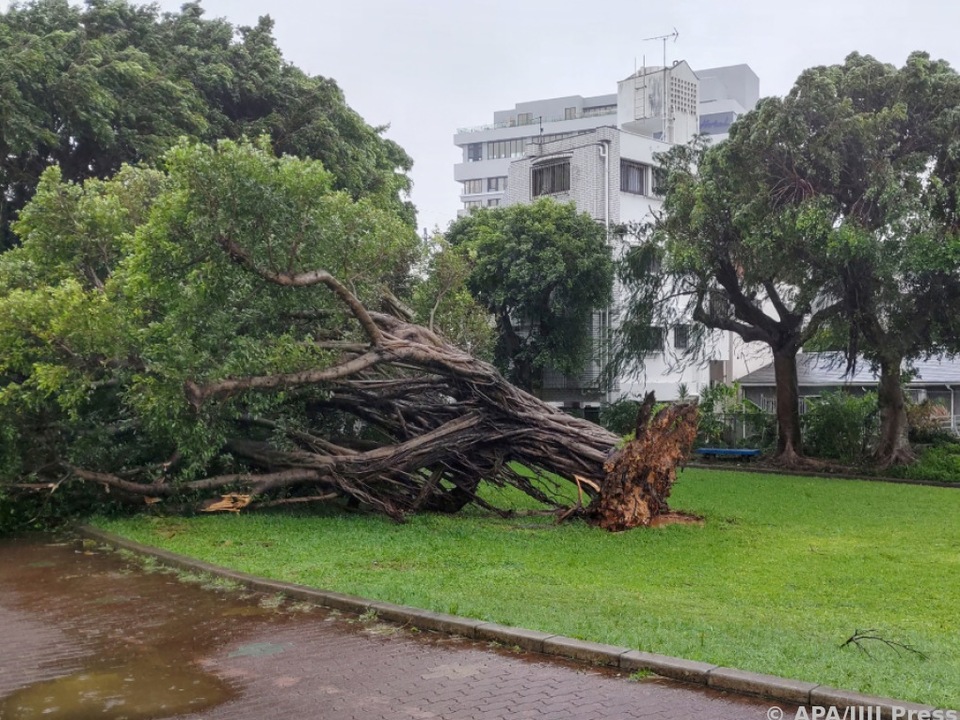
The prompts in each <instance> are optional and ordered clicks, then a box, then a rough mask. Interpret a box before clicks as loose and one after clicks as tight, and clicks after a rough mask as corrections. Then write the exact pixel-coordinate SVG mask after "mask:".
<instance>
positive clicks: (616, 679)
mask: <svg viewBox="0 0 960 720" xmlns="http://www.w3.org/2000/svg"><path fill="white" fill-rule="evenodd" d="M769 706H770V703H769V702H766V701H761V700H751V699H744V698H738V697H736V696H726V695H723V694H721V693H717V692H712V691H707V690H704V689H700V688H695V687H692V686H687V685H682V684H677V683H672V682H668V681H664V680H660V679H648V680H643V681H640V682H637V681H633V680H630V679H628V678H626V677H622V676H620V675H618V674H617V673H616V672H614V671H609V670H605V669H599V668H588V667H584V666H578V665H574V664H568V663H563V662H562V661H556V660H550V661H549V662H548V661H546V659H545V658H543V657H542V656H537V655H530V654H521V653H513V652H510V651H507V650H503V649H497V648H490V647H488V646H487V645H486V644H483V643H477V642H472V641H468V640H463V639H459V638H447V637H445V636H441V635H434V634H432V633H414V632H412V631H409V630H405V629H400V628H396V627H393V626H388V625H383V624H380V623H378V622H376V621H375V620H368V621H366V622H364V621H362V620H360V619H357V618H349V617H347V616H341V615H338V614H337V613H335V612H330V611H326V610H323V609H320V608H316V607H312V606H305V605H296V604H291V603H290V602H280V599H279V598H275V597H264V596H258V595H250V594H246V595H245V594H243V593H242V592H240V591H236V590H224V589H222V588H216V587H211V586H210V585H209V583H208V584H207V585H206V586H205V585H204V584H203V583H202V582H196V581H195V582H184V581H182V580H181V579H178V577H177V576H176V575H173V574H170V573H167V572H157V571H153V572H148V571H144V570H143V569H142V568H141V566H140V565H138V564H136V563H133V562H128V561H125V560H124V559H123V558H121V557H119V556H117V555H116V554H114V553H111V552H100V551H91V550H87V551H83V550H80V549H78V547H77V546H76V545H74V544H70V543H67V544H51V543H41V542H32V543H23V542H20V543H9V542H8V543H0V718H2V720H22V719H27V718H31V719H32V718H41V717H42V718H45V719H46V720H50V719H55V718H69V719H70V720H85V719H86V718H99V719H101V720H105V719H113V720H119V719H121V718H128V719H130V720H135V719H139V718H163V717H178V718H190V719H191V720H218V719H220V718H223V719H224V720H227V719H229V720H247V719H248V718H249V719H250V720H253V719H254V718H256V720H269V719H271V718H284V719H287V720H297V719H303V720H307V719H313V718H322V719H324V720H327V719H329V720H341V719H342V720H347V719H349V718H356V719H357V720H377V719H378V718H383V719H385V720H386V719H389V720H395V719H396V720H399V719H404V720H409V719H411V718H414V719H426V718H449V719H450V720H453V719H454V718H456V719H461V718H462V719H468V718H476V719H477V720H493V719H494V718H511V719H512V718H549V719H551V720H554V719H558V720H559V719H563V718H571V719H577V720H580V719H583V720H591V719H593V718H656V719H657V720H674V719H676V720H681V719H683V720H688V719H691V718H708V719H710V720H724V719H725V718H729V719H730V720H734V719H735V720H753V719H754V718H756V719H757V720H759V719H760V718H766V717H767V709H768V707H769ZM785 709H786V710H787V717H790V716H792V712H791V710H792V709H791V708H785Z"/></svg>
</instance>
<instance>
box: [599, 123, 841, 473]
mask: <svg viewBox="0 0 960 720" xmlns="http://www.w3.org/2000/svg"><path fill="white" fill-rule="evenodd" d="M756 119H757V115H755V114H751V115H748V116H746V117H745V118H741V119H740V120H739V121H738V123H737V125H736V126H735V129H732V132H731V138H730V140H728V141H727V142H724V143H722V144H720V145H715V146H710V145H707V144H706V143H704V142H700V143H698V144H695V145H693V146H690V147H676V148H674V149H673V150H672V151H670V152H669V153H666V154H664V155H663V156H662V157H661V162H662V164H663V168H664V177H665V180H664V186H663V187H664V192H665V197H664V203H663V209H662V212H661V214H660V216H659V217H658V218H657V219H656V221H655V222H654V223H653V224H652V225H650V226H648V227H644V228H640V229H639V235H640V237H641V242H640V243H638V244H637V245H635V246H633V247H631V248H630V249H629V250H628V251H627V253H626V254H625V257H624V261H623V263H622V264H621V269H620V274H621V278H622V280H623V282H624V286H625V288H626V290H627V308H626V312H625V320H624V332H623V333H622V334H621V336H620V338H619V345H618V348H617V350H616V353H615V358H616V360H617V363H618V364H619V365H621V366H623V365H627V364H629V363H630V362H632V361H634V358H635V357H638V356H641V357H642V354H643V353H644V352H645V351H647V350H648V349H650V345H649V343H650V342H651V341H656V340H657V339H656V338H653V337H652V336H651V334H650V333H649V330H648V329H649V328H650V327H651V326H656V325H670V324H673V323H675V322H678V321H682V320H686V319H689V318H692V319H693V320H695V321H697V322H698V323H701V324H702V326H703V327H706V328H709V329H717V330H727V331H730V332H734V333H736V334H738V335H739V336H740V337H741V338H743V340H744V341H746V342H760V343H764V344H765V345H767V346H768V347H769V348H770V350H771V352H772V354H773V358H774V367H775V374H776V378H777V425H778V431H779V432H778V448H777V450H778V456H779V457H780V458H781V459H783V460H784V461H785V462H793V461H794V460H795V458H796V457H797V455H798V454H799V453H800V451H801V443H800V417H799V414H800V413H799V397H798V391H797V369H796V355H797V353H798V352H799V351H800V348H801V346H802V344H803V342H804V341H805V340H806V339H807V338H809V337H812V336H813V334H814V333H815V332H816V330H817V328H818V327H819V326H820V325H821V324H822V323H823V322H824V321H825V320H827V319H828V318H830V317H831V316H832V315H834V314H835V313H836V312H837V311H838V306H837V303H836V301H835V300H834V299H833V297H832V294H831V288H832V286H831V284H830V283H829V282H826V281H825V278H824V277H823V276H822V275H820V274H817V273H814V272H812V271H811V269H810V268H809V267H808V266H805V265H804V264H803V263H802V262H800V261H799V260H798V259H797V258H800V257H802V256H803V255H804V254H805V253H807V252H808V251H809V250H810V249H811V248H812V247H813V246H815V245H816V244H817V243H820V242H822V241H823V238H822V237H818V236H815V235H811V234H810V233H808V232H806V227H805V223H804V221H803V217H802V213H787V212H784V213H779V212H778V211H777V210H776V209H775V208H774V207H773V206H772V204H771V202H770V196H769V194H768V193H766V192H765V190H764V188H763V185H762V183H761V182H760V178H759V177H758V176H757V173H756V170H755V166H754V165H753V164H752V162H751V159H750V158H751V153H750V150H749V149H747V148H744V147H743V144H742V142H741V141H740V140H738V138H740V139H741V140H742V138H744V137H747V138H749V136H750V127H751V123H752V122H756ZM691 340H692V341H691V342H690V345H689V347H690V353H697V352H699V351H700V350H701V349H702V347H703V344H704V343H705V342H706V341H707V337H706V336H705V335H704V334H703V333H693V334H692V338H691Z"/></svg>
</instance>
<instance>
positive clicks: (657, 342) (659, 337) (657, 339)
mask: <svg viewBox="0 0 960 720" xmlns="http://www.w3.org/2000/svg"><path fill="white" fill-rule="evenodd" d="M647 332H648V334H647V336H646V338H645V342H646V345H647V351H646V354H647V355H659V354H660V353H662V352H663V342H664V339H665V338H666V335H667V333H666V330H665V329H664V328H662V327H657V326H656V325H651V326H650V327H649V328H647Z"/></svg>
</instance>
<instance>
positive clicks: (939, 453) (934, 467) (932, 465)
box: [892, 439, 960, 483]
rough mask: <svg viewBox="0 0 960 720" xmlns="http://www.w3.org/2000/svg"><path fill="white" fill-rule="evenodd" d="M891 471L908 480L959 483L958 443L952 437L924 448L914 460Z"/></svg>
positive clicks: (959, 444) (959, 457)
mask: <svg viewBox="0 0 960 720" xmlns="http://www.w3.org/2000/svg"><path fill="white" fill-rule="evenodd" d="M892 472H893V473H894V474H895V475H896V476H898V477H903V478H909V479H910V480H932V481H934V482H948V483H960V443H957V442H956V439H954V440H953V441H952V442H940V443H937V444H936V445H932V446H930V447H927V448H924V449H923V450H921V451H920V457H919V458H918V459H917V461H916V462H914V463H912V464H910V465H904V466H901V467H897V468H893V469H892Z"/></svg>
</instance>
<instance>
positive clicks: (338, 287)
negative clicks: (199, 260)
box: [217, 237, 383, 345]
mask: <svg viewBox="0 0 960 720" xmlns="http://www.w3.org/2000/svg"><path fill="white" fill-rule="evenodd" d="M217 244H218V245H219V246H220V247H221V248H223V250H224V252H226V253H227V255H228V256H229V257H230V259H231V260H233V261H234V262H235V263H237V264H238V265H240V266H241V267H244V268H246V269H247V270H250V271H251V272H253V273H255V274H257V275H259V276H260V277H262V278H263V279H264V280H267V281H269V282H272V283H273V284H274V285H283V286H284V287H310V286H312V285H326V286H327V287H328V288H330V289H331V290H332V291H333V292H334V293H335V294H336V295H337V296H338V297H339V298H340V299H341V300H342V301H343V302H344V303H345V304H346V305H347V307H349V308H350V312H352V313H353V316H354V317H355V318H356V319H357V320H358V321H359V323H360V325H362V326H363V329H364V331H365V332H366V333H367V336H368V337H369V338H370V342H372V343H373V344H374V345H379V344H380V342H381V340H382V339H383V336H382V335H381V333H380V329H379V328H378V327H377V325H376V323H375V322H373V319H372V318H371V317H370V313H368V312H367V309H366V308H365V307H364V306H363V303H361V302H360V299H359V298H358V297H357V296H356V295H354V294H353V293H352V292H350V291H349V290H348V289H347V287H346V286H345V285H343V284H342V283H341V282H340V281H339V280H337V279H336V278H335V277H334V276H333V275H331V274H330V273H329V272H327V271H326V270H310V271H308V272H303V273H280V272H273V271H271V270H265V269H263V268H261V267H258V266H257V264H256V263H255V262H254V261H253V259H252V258H251V257H250V255H249V254H248V253H247V251H246V250H244V249H243V248H242V247H240V246H239V245H238V244H237V243H235V242H234V241H233V240H230V239H229V238H224V237H221V238H218V239H217Z"/></svg>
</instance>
